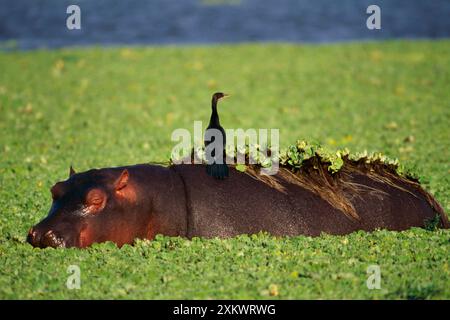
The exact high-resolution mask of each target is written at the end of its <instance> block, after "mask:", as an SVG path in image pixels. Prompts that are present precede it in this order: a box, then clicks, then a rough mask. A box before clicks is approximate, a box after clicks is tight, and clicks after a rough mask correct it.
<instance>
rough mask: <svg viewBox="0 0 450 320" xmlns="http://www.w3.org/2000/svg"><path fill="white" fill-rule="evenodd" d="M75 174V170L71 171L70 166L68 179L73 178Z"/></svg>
mask: <svg viewBox="0 0 450 320" xmlns="http://www.w3.org/2000/svg"><path fill="white" fill-rule="evenodd" d="M75 173H76V172H75V170H73V167H72V165H70V170H69V178H70V177H71V176H73V175H74V174H75Z"/></svg>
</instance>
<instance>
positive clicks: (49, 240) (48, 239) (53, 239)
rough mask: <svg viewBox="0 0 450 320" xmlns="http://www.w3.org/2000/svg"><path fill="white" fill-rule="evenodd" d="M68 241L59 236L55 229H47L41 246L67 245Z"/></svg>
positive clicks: (55, 246)
mask: <svg viewBox="0 0 450 320" xmlns="http://www.w3.org/2000/svg"><path fill="white" fill-rule="evenodd" d="M65 246H66V243H65V241H64V239H63V238H61V237H58V236H57V235H56V234H55V233H54V232H53V230H49V231H47V232H46V233H45V234H44V236H43V237H42V239H41V247H43V248H45V247H53V248H57V247H65Z"/></svg>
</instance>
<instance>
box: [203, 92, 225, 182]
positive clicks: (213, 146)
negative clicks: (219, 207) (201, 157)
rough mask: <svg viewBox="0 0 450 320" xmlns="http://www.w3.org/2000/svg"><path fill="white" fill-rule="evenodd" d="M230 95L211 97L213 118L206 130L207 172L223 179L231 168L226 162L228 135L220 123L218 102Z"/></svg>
mask: <svg viewBox="0 0 450 320" xmlns="http://www.w3.org/2000/svg"><path fill="white" fill-rule="evenodd" d="M228 96H229V95H228V94H225V93H222V92H216V93H214V94H213V96H212V99H211V118H210V120H209V125H208V127H207V128H206V131H205V150H206V163H207V165H206V172H207V173H208V175H210V176H213V177H214V178H216V179H221V180H223V179H224V178H225V177H228V175H229V169H228V165H226V163H225V162H226V161H225V157H226V155H225V145H226V143H227V137H226V134H225V130H224V129H223V128H222V126H221V125H220V119H219V113H218V112H217V103H218V102H219V100H221V99H223V98H226V97H228Z"/></svg>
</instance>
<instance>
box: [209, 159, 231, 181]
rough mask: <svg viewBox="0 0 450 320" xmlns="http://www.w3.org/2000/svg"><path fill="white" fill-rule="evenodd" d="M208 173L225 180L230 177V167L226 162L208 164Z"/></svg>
mask: <svg viewBox="0 0 450 320" xmlns="http://www.w3.org/2000/svg"><path fill="white" fill-rule="evenodd" d="M206 173H207V174H208V175H210V176H212V177H214V178H216V179H219V180H223V179H225V178H226V177H228V175H229V168H228V165H227V164H225V163H213V164H207V165H206Z"/></svg>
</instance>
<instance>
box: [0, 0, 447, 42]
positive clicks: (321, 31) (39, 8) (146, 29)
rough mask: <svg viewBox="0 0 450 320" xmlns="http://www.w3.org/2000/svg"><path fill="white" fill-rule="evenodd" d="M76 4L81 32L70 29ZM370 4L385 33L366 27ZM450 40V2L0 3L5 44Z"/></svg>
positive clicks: (14, 0)
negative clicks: (70, 14) (70, 11)
mask: <svg viewBox="0 0 450 320" xmlns="http://www.w3.org/2000/svg"><path fill="white" fill-rule="evenodd" d="M208 2H209V3H210V4H208ZM70 4H77V5H79V6H80V7H81V25H82V29H81V30H75V31H69V30H68V29H67V28H66V18H67V16H68V15H67V14H66V8H67V6H68V5H70ZM370 4H377V5H379V6H380V7H381V10H382V20H381V26H382V29H381V30H368V29H367V27H366V19H367V17H368V15H367V14H366V8H367V6H368V5H370ZM445 37H450V0H428V1H426V0H382V1H376V0H334V1H333V0H270V1H269V0H148V1H145V0H127V1H125V0H123V1H118V0H86V1H82V0H81V1H80V0H71V1H66V0H0V41H2V42H3V44H2V46H3V48H5V47H13V48H14V47H15V48H17V47H18V48H21V49H31V48H40V47H50V48H54V47H62V46H73V45H93V44H95V45H121V44H190V43H195V44H197V43H223V42H253V41H288V42H336V41H348V40H370V39H372V40H376V39H392V38H431V39H433V38H445ZM4 41H7V42H6V43H5V42H4Z"/></svg>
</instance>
